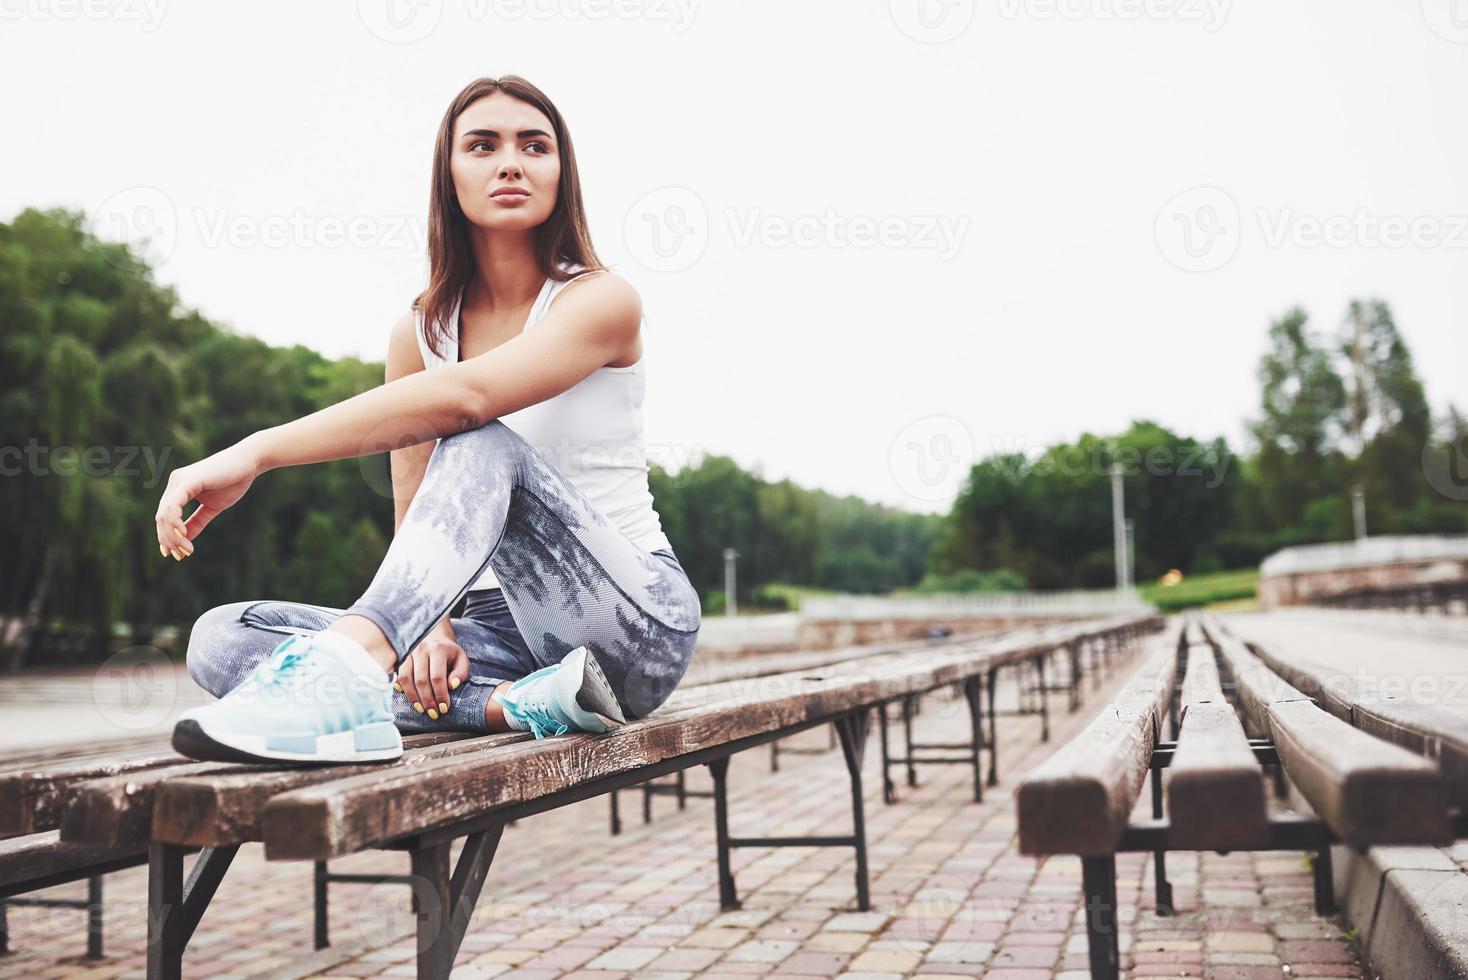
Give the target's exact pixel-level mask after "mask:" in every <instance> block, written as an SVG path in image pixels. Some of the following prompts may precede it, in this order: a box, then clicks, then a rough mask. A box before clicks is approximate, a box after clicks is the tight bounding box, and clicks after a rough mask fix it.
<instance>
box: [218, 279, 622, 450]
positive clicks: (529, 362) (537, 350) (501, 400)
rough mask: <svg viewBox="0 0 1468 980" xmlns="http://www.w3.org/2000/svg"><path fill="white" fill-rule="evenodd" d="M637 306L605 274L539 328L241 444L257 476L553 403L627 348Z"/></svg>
mask: <svg viewBox="0 0 1468 980" xmlns="http://www.w3.org/2000/svg"><path fill="white" fill-rule="evenodd" d="M641 320H642V301H641V299H640V298H639V297H638V295H637V291H636V290H634V289H633V288H632V287H631V285H629V284H628V283H627V282H626V281H625V280H623V279H622V278H620V277H619V276H615V275H611V274H609V273H602V274H598V275H594V276H591V277H589V278H588V280H587V281H586V282H585V283H584V284H579V285H578V288H576V289H575V290H568V291H567V293H566V295H565V296H564V297H562V298H560V301H559V302H558V303H556V304H555V305H554V306H553V307H552V308H551V309H550V310H549V311H548V312H547V313H546V315H545V316H544V318H542V319H541V321H540V322H539V323H537V324H536V326H535V329H533V330H529V331H524V332H522V333H520V334H519V335H518V336H516V337H513V338H511V339H510V340H508V341H506V342H505V343H503V344H500V345H499V346H498V347H495V348H493V349H491V350H489V351H487V352H486V353H484V354H481V355H480V356H478V357H473V358H470V359H469V360H467V361H460V362H458V363H455V364H442V365H439V366H437V367H435V368H434V369H433V370H431V371H420V372H417V373H415V374H410V375H407V376H405V377H401V378H398V379H396V380H394V381H392V382H389V383H387V384H384V385H383V386H382V387H380V388H374V389H373V390H371V391H364V392H363V393H361V394H360V395H356V396H354V397H352V398H348V399H347V400H346V401H343V402H338V403H337V404H335V405H332V406H329V407H327V408H323V409H322V410H321V411H319V412H313V413H312V414H310V415H307V416H305V417H304V418H300V419H296V420H295V421H294V422H287V423H285V424H284V425H278V426H275V427H273V428H270V429H262V430H261V431H259V432H257V433H255V434H254V435H251V436H248V437H246V438H245V439H244V440H242V443H247V444H248V449H249V451H250V453H251V454H252V456H253V457H254V459H255V460H256V463H257V466H258V470H259V472H262V473H263V472H264V471H266V470H270V469H275V468H277V467H281V466H298V465H300V464H303V463H317V462H321V461H323V460H329V459H342V458H346V457H352V456H367V455H371V454H373V453H380V452H384V451H387V450H389V449H397V448H401V447H402V446H405V445H411V444H414V443H418V442H424V441H429V440H432V439H434V438H436V437H439V436H447V435H454V434H455V433H458V432H463V431H465V430H467V429H477V428H479V427H480V426H482V425H484V424H486V423H488V422H490V421H492V420H494V419H496V418H499V417H500V416H502V415H510V414H512V413H514V412H518V411H519V410H520V409H522V408H525V407H527V406H529V405H534V404H537V403H538V402H542V401H545V400H546V399H548V398H553V397H555V396H556V395H559V394H560V393H561V392H563V391H565V390H567V389H568V388H571V387H572V386H574V385H576V384H577V383H579V382H580V381H581V380H582V379H584V378H586V377H587V376H588V375H590V374H591V373H592V372H593V371H595V370H597V369H598V368H600V367H601V366H603V365H604V364H606V363H607V362H608V361H612V360H615V359H616V358H618V357H619V356H621V355H622V354H623V352H625V351H626V350H627V349H628V348H629V347H630V346H631V344H632V342H633V339H634V338H635V337H636V335H637V330H638V326H639V324H640V322H641Z"/></svg>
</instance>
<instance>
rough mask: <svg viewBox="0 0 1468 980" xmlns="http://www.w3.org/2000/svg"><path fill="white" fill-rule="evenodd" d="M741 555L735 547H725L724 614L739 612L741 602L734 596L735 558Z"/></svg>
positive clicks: (731, 614)
mask: <svg viewBox="0 0 1468 980" xmlns="http://www.w3.org/2000/svg"><path fill="white" fill-rule="evenodd" d="M738 557H739V552H737V551H735V550H734V549H733V548H725V549H724V614H725V615H726V616H734V615H737V614H738V612H739V603H738V602H737V601H736V600H735V598H734V559H735V558H738Z"/></svg>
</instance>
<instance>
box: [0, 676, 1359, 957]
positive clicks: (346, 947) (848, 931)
mask: <svg viewBox="0 0 1468 980" xmlns="http://www.w3.org/2000/svg"><path fill="white" fill-rule="evenodd" d="M1115 681H1116V679H1115V678H1113V679H1112V680H1111V682H1110V683H1108V685H1107V686H1106V687H1105V688H1104V689H1102V690H1100V691H1090V690H1088V692H1087V706H1086V708H1085V709H1083V711H1082V712H1081V713H1080V714H1078V715H1074V716H1067V715H1065V714H1064V713H1063V711H1062V712H1061V713H1060V714H1059V715H1057V716H1056V723H1055V725H1054V728H1055V732H1054V739H1055V740H1054V741H1053V742H1052V746H1054V745H1059V744H1060V742H1061V740H1063V739H1066V738H1069V737H1070V736H1071V735H1072V734H1074V733H1075V732H1076V731H1077V730H1078V729H1079V728H1080V727H1081V726H1082V725H1083V724H1084V722H1085V721H1086V720H1088V718H1089V713H1091V712H1094V711H1095V710H1096V709H1097V708H1098V707H1099V705H1101V704H1102V703H1104V700H1105V698H1107V697H1108V696H1109V692H1110V691H1111V690H1112V689H1113V687H1114V685H1115ZM1006 700H1012V697H1011V698H1007V699H1006ZM1054 700H1055V702H1056V703H1057V704H1058V703H1059V702H1060V701H1061V700H1062V699H1061V698H1059V697H1057V698H1055V699H1054ZM962 704H963V702H962V701H961V700H959V701H951V700H947V699H946V696H945V695H936V696H932V697H930V698H929V699H926V700H925V701H924V706H923V710H922V711H921V713H920V714H919V715H918V716H917V719H916V721H917V727H918V731H919V737H920V738H921V739H923V740H928V741H947V740H952V739H956V738H962V737H964V735H965V727H966V714H965V711H964V710H963V707H962ZM1001 707H1002V704H1001ZM1000 728H1001V740H1002V741H1001V746H1000V749H1001V763H1002V764H1001V774H1002V775H1003V776H1004V777H1005V778H1004V780H1003V782H1002V784H1001V785H1000V786H999V787H997V788H992V789H990V790H988V791H987V793H986V798H985V802H984V803H982V804H976V803H974V802H973V801H972V798H971V794H972V783H971V781H970V775H969V770H968V769H967V767H965V766H927V767H924V768H922V769H920V771H919V781H920V785H919V786H917V787H915V788H907V787H901V788H900V791H901V795H902V799H901V801H900V802H898V803H897V804H895V805H893V806H885V805H883V803H882V802H881V792H880V779H879V773H878V770H879V768H880V766H879V753H878V746H877V731H876V728H875V725H874V726H873V731H872V735H871V739H870V741H869V743H868V746H867V755H866V766H865V773H864V779H865V784H864V786H865V790H866V801H867V802H866V815H867V834H868V845H869V856H870V860H871V885H872V903H873V909H872V911H870V912H857V911H854V909H855V895H854V888H853V879H852V870H853V860H852V853H851V851H850V850H849V849H846V848H748V849H738V850H736V851H734V856H733V864H734V873H735V877H736V881H737V883H738V887H739V894H740V898H741V900H742V901H743V908H742V909H741V910H739V911H735V912H727V913H721V912H720V911H719V908H718V894H717V887H716V884H715V882H716V877H715V874H716V871H715V861H714V857H715V853H714V839H713V835H714V828H713V819H712V814H711V803H710V801H709V800H707V799H697V798H695V799H691V800H689V801H688V808H687V810H685V811H683V812H681V813H680V812H678V811H677V810H676V804H675V802H674V801H673V800H672V799H671V798H669V797H658V798H656V799H655V801H654V807H655V816H654V820H653V823H651V824H650V825H646V826H644V825H643V824H642V823H641V817H640V805H641V794H640V793H638V792H636V791H624V793H623V796H622V801H623V802H622V809H623V814H624V820H625V821H626V827H625V829H624V831H623V833H622V835H621V836H619V837H612V836H610V834H609V833H608V830H607V801H606V799H605V798H598V799H593V800H588V801H585V802H582V803H578V804H575V805H573V806H570V807H567V808H565V809H563V810H559V811H555V812H552V813H547V814H542V815H540V816H537V817H533V818H529V819H527V820H525V821H522V822H520V823H517V824H515V825H512V826H510V827H509V828H507V830H506V832H505V837H504V840H503V842H502V844H501V846H500V851H499V856H498V857H497V858H496V860H495V864H494V867H493V868H492V869H491V871H490V873H489V878H488V879H487V881H486V883H485V889H484V893H483V895H482V896H481V899H480V902H479V905H478V907H477V909H476V911H475V914H474V918H473V920H472V922H471V924H470V927H469V931H468V934H467V936H466V938H465V940H464V944H463V947H462V948H461V950H460V952H459V956H458V959H457V960H456V965H455V969H454V973H453V976H454V977H455V978H457V980H468V978H481V977H503V978H505V980H511V978H547V980H548V978H553V977H560V976H565V977H574V978H591V977H599V978H608V980H611V978H619V977H638V978H649V980H672V978H679V977H694V976H697V977H701V978H714V977H736V976H742V977H747V976H750V975H760V974H773V975H779V976H781V977H783V978H787V980H788V978H793V977H830V976H846V977H853V978H869V980H882V978H896V977H906V976H923V977H927V978H930V980H937V978H940V977H974V976H985V977H988V978H990V980H1047V978H1052V977H1065V978H1080V977H1084V976H1086V972H1085V970H1086V954H1085V950H1086V945H1085V935H1084V931H1083V926H1082V919H1081V914H1080V866H1079V862H1078V861H1077V860H1076V859H1074V858H1070V857H1055V858H1050V859H1048V860H1044V861H1037V860H1036V859H1033V858H1029V857H1024V856H1021V855H1019V854H1018V853H1017V852H1016V851H1015V812H1014V802H1013V797H1012V793H1013V789H1014V786H1015V783H1016V780H1017V778H1018V777H1019V776H1020V775H1021V774H1022V772H1023V771H1024V770H1025V769H1027V768H1028V767H1030V766H1033V765H1034V764H1035V763H1036V762H1038V761H1039V760H1040V759H1041V758H1043V757H1044V755H1045V754H1046V753H1048V751H1050V748H1051V746H1044V745H1041V744H1040V743H1039V741H1038V729H1039V726H1038V723H1037V721H1035V720H1034V719H1031V718H1014V717H1007V718H1001V719H1000ZM802 743H803V744H808V745H811V746H823V745H825V744H826V743H827V735H826V733H825V732H824V731H820V730H817V731H813V732H808V733H804V734H803V735H802V736H800V737H799V738H798V739H792V740H790V741H789V742H787V743H786V744H791V745H794V744H802ZM689 783H690V786H691V787H693V788H700V789H706V788H708V787H709V785H710V783H709V779H708V775H707V770H706V769H704V768H703V767H699V768H698V769H695V770H691V771H690V773H689ZM847 787H848V783H847V780H846V774H845V768H844V766H843V765H842V763H841V760H840V753H839V750H837V751H833V752H827V753H822V754H818V755H790V754H787V755H782V757H781V764H780V771H779V772H778V773H771V772H770V771H769V753H768V751H767V750H763V749H760V750H752V751H749V752H746V753H743V754H741V755H739V756H736V757H735V760H734V762H733V764H732V765H731V767H730V788H731V805H730V828H731V832H732V833H734V834H736V835H759V836H765V835H795V834H813V833H842V832H846V831H847V830H848V828H849V820H850V811H849V792H848V789H847ZM455 857H457V851H456V853H455ZM190 860H191V859H190ZM1118 864H1119V871H1120V884H1119V888H1118V897H1119V899H1120V900H1121V902H1122V904H1123V906H1124V907H1123V909H1122V912H1121V921H1122V923H1123V928H1124V932H1123V936H1122V948H1123V951H1124V953H1123V955H1124V958H1125V959H1126V961H1127V965H1128V966H1129V968H1130V973H1129V975H1130V976H1131V977H1133V978H1140V977H1152V976H1157V977H1161V976H1168V977H1177V976H1193V977H1197V976H1206V977H1214V978H1219V980H1254V978H1264V977H1282V976H1290V977H1295V978H1301V977H1343V976H1345V977H1360V976H1363V974H1362V972H1361V969H1360V967H1359V966H1357V965H1356V962H1355V957H1354V953H1353V950H1352V947H1351V946H1350V945H1349V944H1348V943H1347V942H1346V941H1345V940H1344V938H1343V936H1342V935H1341V928H1342V926H1341V925H1340V924H1339V923H1338V922H1333V921H1328V920H1324V919H1321V918H1319V917H1317V916H1315V915H1314V914H1313V913H1312V911H1311V904H1310V903H1311V882H1310V875H1309V872H1308V870H1307V864H1306V863H1305V856H1304V855H1303V854H1299V853H1267V854H1241V853H1235V854H1231V855H1228V856H1219V855H1214V854H1208V855H1203V856H1201V857H1199V856H1196V855H1189V854H1177V855H1173V856H1171V857H1170V858H1169V871H1170V873H1171V878H1172V881H1173V885H1174V889H1175V900H1176V902H1177V905H1178V907H1179V909H1180V914H1179V915H1178V916H1176V917H1173V918H1165V919H1164V918H1158V917H1156V916H1155V915H1153V914H1152V913H1151V912H1149V911H1147V909H1148V908H1150V902H1151V867H1150V860H1149V859H1148V858H1147V857H1146V856H1145V855H1135V856H1124V857H1123V858H1121V859H1120V860H1119V862H1118ZM332 868H333V869H334V870H337V871H360V872H377V873H397V874H405V873H407V870H408V868H407V857H406V855H404V854H399V853H386V852H374V853H369V854H362V855H355V856H353V857H351V858H346V859H342V860H340V861H336V862H333V863H332ZM106 887H107V891H106V908H107V927H106V942H107V953H108V958H107V959H106V960H105V961H104V963H103V964H101V965H100V966H87V965H85V961H83V960H81V959H80V957H79V956H78V955H77V954H79V953H80V952H81V951H82V949H83V934H82V914H81V913H80V912H79V911H77V910H74V909H31V908H12V909H10V910H9V918H10V925H11V933H12V938H11V942H12V946H13V948H14V950H15V952H13V953H12V954H10V955H9V956H7V957H0V977H25V978H27V980H49V978H59V977H93V976H95V977H114V976H141V975H142V974H141V967H142V965H143V949H144V936H145V930H144V922H145V910H146V905H145V897H146V871H145V870H144V869H141V868H139V869H133V870H130V871H126V872H121V873H117V874H113V875H110V876H108V878H107V886H106ZM41 894H48V895H53V896H58V897H61V896H65V897H82V896H84V895H85V888H84V885H83V884H82V883H76V884H73V885H67V886H59V887H57V888H53V889H49V890H48V891H47V892H45V893H41ZM331 896H332V940H333V943H334V944H335V945H334V946H333V948H332V949H329V950H325V951H323V952H322V953H313V952H312V947H311V866H310V865H309V864H306V863H281V862H275V863H269V864H267V863H265V862H264V861H263V857H262V852H261V849H260V847H259V846H258V845H247V846H245V847H243V848H241V850H240V853H239V856H238V857H237V858H236V860H235V864H234V867H232V868H231V870H230V872H229V874H228V875H227V876H226V878H225V880H224V883H223V884H222V885H221V887H220V889H219V893H218V896H217V897H216V899H215V901H214V904H213V906H212V907H211V908H210V910H209V911H208V912H207V913H206V915H205V917H204V920H203V921H202V922H201V923H200V926H199V929H198V931H197V932H196V933H195V935H194V938H193V941H192V943H191V944H190V947H189V950H188V952H187V954H186V956H185V959H184V975H185V976H186V977H190V978H195V977H198V978H202V977H245V976H279V977H302V976H327V977H375V976H413V975H414V969H413V952H414V951H413V940H412V939H411V934H410V933H407V930H409V929H411V926H412V922H413V919H412V914H411V912H410V910H409V904H408V889H407V886H405V885H400V884H379V885H365V884H350V883H342V884H333V885H332V887H331ZM405 933H406V934H405ZM394 935H402V936H403V938H400V939H397V940H396V941H393V940H392V939H391V937H392V936H394ZM374 946H376V947H377V948H372V947H374Z"/></svg>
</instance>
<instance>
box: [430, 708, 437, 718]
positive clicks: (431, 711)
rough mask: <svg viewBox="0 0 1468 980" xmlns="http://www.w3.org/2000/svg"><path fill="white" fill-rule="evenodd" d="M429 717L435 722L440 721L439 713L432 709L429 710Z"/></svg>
mask: <svg viewBox="0 0 1468 980" xmlns="http://www.w3.org/2000/svg"><path fill="white" fill-rule="evenodd" d="M428 717H430V718H432V719H433V720H434V721H438V712H437V711H434V710H433V709H432V708H429V709H428Z"/></svg>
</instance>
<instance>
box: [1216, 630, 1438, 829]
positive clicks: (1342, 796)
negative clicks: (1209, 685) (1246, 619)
mask: <svg viewBox="0 0 1468 980" xmlns="http://www.w3.org/2000/svg"><path fill="white" fill-rule="evenodd" d="M1214 639H1215V642H1217V643H1218V649H1219V653H1220V654H1221V655H1222V656H1223V658H1224V659H1225V661H1227V662H1228V663H1229V665H1230V667H1231V669H1232V671H1233V674H1234V677H1235V678H1236V679H1237V681H1238V685H1239V691H1240V693H1241V694H1244V692H1246V691H1247V692H1248V694H1247V698H1248V700H1250V702H1251V704H1252V707H1251V710H1252V711H1253V712H1254V713H1256V714H1258V715H1259V716H1260V717H1261V719H1262V722H1263V724H1264V727H1265V730H1264V733H1265V734H1267V735H1269V736H1270V737H1272V738H1273V739H1274V746H1275V751H1276V752H1277V753H1278V754H1279V759H1280V762H1281V763H1283V765H1284V767H1285V771H1286V772H1287V773H1288V774H1289V776H1290V779H1291V780H1293V781H1294V783H1295V785H1296V786H1297V787H1299V790H1300V792H1301V793H1302V794H1303V795H1304V796H1305V799H1307V800H1308V801H1309V802H1310V806H1311V807H1312V808H1314V810H1315V812H1316V813H1317V814H1318V815H1319V816H1320V818H1321V819H1322V820H1324V821H1325V822H1326V824H1328V825H1329V826H1330V828H1331V830H1333V831H1334V832H1335V833H1336V835H1337V836H1339V837H1340V838H1341V839H1342V840H1343V841H1345V842H1346V843H1348V844H1352V845H1354V846H1364V845H1367V844H1439V845H1440V844H1448V843H1451V842H1452V840H1453V833H1452V825H1451V821H1450V819H1449V814H1448V792H1447V786H1446V784H1445V782H1444V780H1443V778H1442V774H1441V773H1440V772H1439V771H1438V768H1437V766H1435V765H1434V764H1432V763H1431V762H1430V761H1428V760H1427V759H1424V758H1422V757H1421V756H1417V755H1413V754H1412V753H1411V752H1409V751H1407V750H1406V749H1404V748H1401V747H1400V746H1397V745H1392V744H1390V743H1388V742H1384V741H1382V740H1381V739H1378V738H1375V737H1373V736H1372V735H1370V734H1368V733H1366V732H1364V731H1362V730H1360V729H1358V728H1353V727H1352V726H1351V725H1349V724H1347V723H1346V722H1344V721H1342V720H1341V719H1340V718H1337V717H1336V716H1334V715H1332V714H1330V713H1329V712H1327V711H1325V710H1324V709H1323V708H1321V707H1320V706H1319V705H1318V704H1316V703H1315V702H1314V701H1312V700H1311V699H1309V698H1307V697H1306V696H1305V695H1304V694H1302V693H1301V692H1300V691H1299V690H1298V689H1296V688H1294V687H1293V686H1292V685H1289V684H1286V683H1284V681H1283V680H1281V679H1279V676H1278V675H1277V674H1275V673H1274V671H1272V670H1270V669H1269V667H1268V666H1267V665H1266V664H1265V663H1264V662H1263V661H1262V660H1260V659H1259V658H1258V657H1256V656H1255V655H1254V654H1253V653H1252V652H1250V651H1249V650H1248V649H1247V648H1246V647H1245V646H1244V644H1243V643H1242V642H1241V641H1240V640H1239V639H1238V638H1237V637H1235V636H1233V635H1232V634H1231V633H1229V632H1228V631H1226V630H1218V631H1217V632H1216V633H1215V635H1214ZM1269 678H1274V679H1275V680H1274V681H1270V680H1269Z"/></svg>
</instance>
